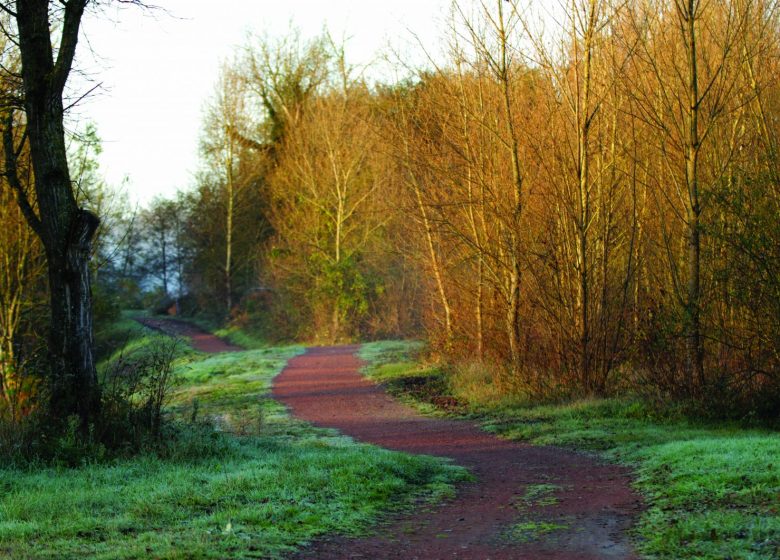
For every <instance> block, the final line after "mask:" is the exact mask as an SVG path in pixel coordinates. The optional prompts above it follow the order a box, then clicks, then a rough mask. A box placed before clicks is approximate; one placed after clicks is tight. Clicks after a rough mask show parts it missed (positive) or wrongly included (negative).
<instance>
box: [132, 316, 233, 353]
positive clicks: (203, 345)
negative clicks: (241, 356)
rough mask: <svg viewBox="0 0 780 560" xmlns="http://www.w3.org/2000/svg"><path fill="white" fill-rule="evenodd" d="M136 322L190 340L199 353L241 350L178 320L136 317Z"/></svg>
mask: <svg viewBox="0 0 780 560" xmlns="http://www.w3.org/2000/svg"><path fill="white" fill-rule="evenodd" d="M136 321H138V322H139V323H141V324H142V325H144V326H145V327H149V328H150V329H154V330H156V331H160V332H162V333H165V334H167V335H169V336H181V337H184V338H188V339H190V344H192V347H193V348H195V350H200V351H201V352H207V353H216V352H240V351H241V350H243V348H239V347H238V346H233V345H232V344H228V343H227V342H225V341H224V340H222V339H221V338H218V337H216V336H214V335H213V334H211V333H210V332H207V331H205V330H203V329H201V328H200V327H198V326H196V325H193V324H192V323H187V322H185V321H179V320H178V319H157V318H154V317H137V318H136Z"/></svg>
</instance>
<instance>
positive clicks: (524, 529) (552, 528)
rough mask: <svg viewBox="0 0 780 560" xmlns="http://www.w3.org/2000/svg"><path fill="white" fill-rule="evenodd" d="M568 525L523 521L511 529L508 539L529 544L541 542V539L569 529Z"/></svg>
mask: <svg viewBox="0 0 780 560" xmlns="http://www.w3.org/2000/svg"><path fill="white" fill-rule="evenodd" d="M567 528H568V525H563V524H562V523H551V522H549V521H523V522H521V523H516V524H515V525H513V526H512V527H511V529H510V530H509V533H508V534H507V538H509V539H510V540H513V541H516V542H520V543H527V542H533V541H536V540H539V539H540V538H542V537H544V536H546V535H549V534H550V533H555V532H556V531H562V530H564V529H567Z"/></svg>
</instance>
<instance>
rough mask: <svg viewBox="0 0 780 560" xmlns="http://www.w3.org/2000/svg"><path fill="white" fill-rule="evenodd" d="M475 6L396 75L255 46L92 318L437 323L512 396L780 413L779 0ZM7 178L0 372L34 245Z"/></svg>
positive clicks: (303, 335)
mask: <svg viewBox="0 0 780 560" xmlns="http://www.w3.org/2000/svg"><path fill="white" fill-rule="evenodd" d="M466 6H472V5H471V4H467V3H463V4H462V5H459V4H455V5H454V8H453V10H452V15H451V21H450V31H449V33H448V35H447V36H446V37H444V38H443V41H442V44H443V45H445V47H446V48H445V51H446V55H445V56H444V58H443V59H441V60H440V62H439V63H438V66H437V65H434V64H433V63H432V64H431V67H429V68H427V69H425V70H424V71H423V70H420V71H419V72H418V73H416V74H415V75H413V76H409V77H408V78H407V79H405V80H402V81H399V82H397V83H393V84H382V85H380V84H375V83H371V82H370V81H369V80H368V79H367V78H366V76H367V75H370V70H369V71H365V69H360V70H358V69H356V68H353V67H351V66H350V65H349V64H348V61H347V60H346V59H345V56H344V49H343V48H341V47H340V46H339V45H336V44H334V43H333V41H332V40H331V39H330V38H328V37H320V38H316V39H313V40H304V39H302V38H301V37H300V36H298V35H295V34H293V35H291V36H289V37H287V38H285V39H282V40H278V41H271V40H264V39H255V40H252V41H250V43H249V44H247V45H246V46H245V47H244V48H243V49H241V50H239V51H237V53H236V55H235V57H234V58H233V59H232V60H231V61H230V62H229V63H226V64H225V65H224V67H223V68H222V70H221V72H220V76H219V79H218V80H217V84H216V87H215V92H214V95H213V97H212V99H211V100H210V102H209V103H208V105H207V107H206V110H205V112H204V123H203V130H202V138H201V155H202V158H201V161H202V166H201V169H200V171H199V173H198V174H197V179H196V184H195V188H194V189H193V190H191V191H189V192H185V193H181V194H179V195H178V196H177V197H176V198H175V199H173V200H165V199H156V200H155V201H154V202H153V203H152V204H151V205H150V206H149V208H147V209H144V210H142V211H140V212H137V213H127V214H126V215H124V216H120V215H118V214H117V215H116V216H115V218H113V222H112V220H111V219H109V220H108V222H109V223H113V224H114V225H113V226H111V227H110V228H108V231H106V232H104V233H103V235H104V237H103V238H102V239H105V241H104V242H102V244H101V242H100V239H101V238H100V237H99V238H98V251H99V252H101V254H102V255H103V258H101V259H99V261H100V263H101V264H100V266H99V267H97V268H96V270H97V272H96V273H95V274H96V275H97V279H98V282H97V284H96V285H97V288H98V294H97V295H98V297H97V298H96V305H97V306H98V309H100V306H101V302H108V301H109V300H110V301H111V305H105V306H104V308H105V309H108V310H112V309H115V308H116V306H117V305H119V304H120V303H121V304H123V305H128V304H140V303H144V304H152V305H154V306H155V307H157V308H159V309H164V308H165V309H176V310H177V311H178V312H185V313H203V314H207V315H211V316H212V317H214V318H217V319H219V320H227V321H231V322H233V323H240V324H242V325H244V326H247V327H250V328H256V329H261V330H263V331H264V332H265V334H266V335H267V336H269V337H279V338H299V339H306V340H318V341H339V340H351V339H360V338H374V337H389V336H425V337H427V338H428V339H429V340H430V341H431V343H432V347H433V348H434V349H435V350H436V351H437V352H440V353H441V354H443V355H444V356H446V357H447V358H449V359H451V360H454V361H458V360H463V361H477V362H479V363H480V364H482V365H483V366H484V367H485V368H488V369H489V370H490V371H491V372H493V382H494V383H495V384H496V385H497V386H498V387H499V389H500V390H503V391H519V392H522V393H524V394H527V395H529V396H532V397H536V398H551V397H554V398H559V397H566V396H579V395H607V394H614V393H617V392H622V391H626V390H637V389H641V390H642V391H648V392H650V393H651V394H652V395H653V396H655V397H659V398H668V397H675V398H681V399H687V400H689V401H691V402H696V403H699V404H701V405H711V404H713V403H717V406H715V407H711V409H714V410H717V411H718V413H724V414H731V413H735V414H736V413H740V414H741V413H743V412H744V411H746V410H747V411H754V412H757V413H761V414H768V415H773V414H774V415H776V414H777V406H778V403H779V402H780V379H778V376H779V375H780V354H779V353H780V250H779V249H778V247H780V225H778V223H780V221H779V220H778V217H779V216H780V158H779V157H778V133H780V124H779V123H780V119H779V118H778V117H779V116H780V85H778V83H777V80H776V76H778V75H780V73H779V71H780V64H779V62H780V58H778V55H780V52H778V50H779V49H780V27H779V26H778V9H777V6H776V4H775V3H774V2H772V1H770V0H712V1H709V2H698V1H695V0H690V1H688V0H685V1H683V0H643V1H641V2H630V3H624V2H612V1H610V0H575V1H572V2H569V3H567V4H566V9H565V11H563V12H562V13H561V14H559V15H560V17H559V18H557V19H555V21H554V22H553V21H549V20H548V21H547V26H546V29H544V30H542V29H541V26H538V25H537V24H536V20H537V18H536V17H535V16H534V14H535V13H536V11H539V10H538V9H539V8H540V3H538V2H536V3H534V2H531V3H530V4H529V5H528V6H526V5H525V4H521V3H518V2H514V1H512V2H507V1H505V0H501V1H496V2H492V3H485V4H479V5H477V6H476V7H475V8H474V9H473V10H471V8H469V9H467V8H466ZM541 11H543V10H541ZM540 13H541V12H540ZM24 157H25V154H24V153H22V152H20V154H19V158H20V159H19V162H20V169H23V168H24V165H25V163H24V162H25V161H26V160H25V159H24ZM78 159H79V158H78V157H76V158H75V159H74V161H78ZM86 171H87V174H86V176H87V178H89V175H90V169H87V170H86ZM72 175H74V176H77V175H78V172H76V171H73V172H72ZM88 182H89V181H87V183H88ZM93 190H94V189H93ZM98 191H99V189H98ZM5 192H6V195H5V198H3V199H2V202H3V205H2V211H3V212H5V213H6V214H7V215H8V216H7V218H5V219H6V220H7V223H9V224H12V225H13V224H16V225H18V226H19V227H18V228H16V226H14V227H13V228H7V229H6V230H4V232H3V236H5V237H2V238H0V243H2V247H0V252H4V253H2V254H3V255H5V257H4V258H6V259H7V262H9V263H12V264H13V266H12V267H11V266H9V267H6V269H5V270H6V272H7V274H6V275H5V277H4V278H0V282H2V285H0V288H1V289H2V294H0V295H2V299H3V301H2V302H0V306H2V309H1V310H0V311H2V321H3V325H2V327H3V329H4V331H3V333H2V334H3V337H5V338H3V340H2V341H0V342H2V344H3V356H4V358H3V360H2V361H0V364H1V365H2V367H3V368H4V370H3V371H4V374H3V383H4V384H5V385H3V386H2V387H0V389H2V390H3V391H6V389H5V387H6V386H8V384H9V383H13V381H12V379H13V377H12V374H11V373H8V372H10V371H12V369H8V368H9V367H12V366H8V365H7V364H13V363H15V357H14V354H13V352H14V349H15V348H17V349H18V348H19V347H20V346H19V344H18V342H16V343H12V342H9V341H18V340H19V337H21V336H23V332H25V331H24V329H22V330H19V329H18V327H17V325H18V324H19V320H20V319H19V317H20V316H21V315H20V313H22V314H23V313H24V311H20V310H24V309H29V307H30V306H29V303H26V304H20V303H19V302H26V301H29V298H30V297H31V295H30V294H31V293H32V292H29V290H30V289H32V288H29V287H28V286H35V285H36V284H35V282H33V281H28V280H27V279H21V276H19V275H20V274H27V275H32V276H30V277H31V278H32V277H35V274H36V272H35V271H36V270H37V269H36V267H39V266H40V259H41V256H40V255H41V253H40V248H39V247H38V246H37V244H36V243H34V242H33V241H31V239H32V238H31V237H30V236H29V232H27V231H26V230H25V228H24V227H22V225H21V224H22V222H21V221H20V219H21V218H20V214H19V211H18V210H17V209H16V208H15V207H14V206H13V205H12V204H11V202H12V198H11V197H10V195H9V194H8V189H5ZM97 206H99V204H98V205H97ZM104 206H105V204H104ZM109 206H110V205H109ZM91 207H96V204H95V203H93V204H91ZM107 207H108V206H107ZM101 213H102V214H106V212H104V211H103V212H101ZM6 214H4V216H5V215H6ZM28 255H29V256H28ZM10 271H17V272H15V273H14V274H16V276H14V275H12V274H10ZM101 271H102V272H101ZM25 278H27V276H25ZM19 287H24V289H23V290H20V289H19ZM39 292H40V289H39V290H38V293H39ZM144 294H146V295H145V296H144ZM120 296H121V297H123V298H124V299H123V300H122V301H121V302H119V300H118V299H117V298H119V297H120ZM25 306H26V307H25ZM13 367H15V366H13ZM9 380H11V381H9Z"/></svg>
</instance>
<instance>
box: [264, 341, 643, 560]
mask: <svg viewBox="0 0 780 560" xmlns="http://www.w3.org/2000/svg"><path fill="white" fill-rule="evenodd" d="M357 348H358V347H357V346H339V347H327V348H310V349H309V350H308V351H307V352H306V353H305V354H303V355H301V356H298V357H296V358H293V359H292V360H290V362H289V363H288V365H287V367H286V368H285V369H284V370H283V371H282V373H281V374H280V375H279V376H277V377H276V379H275V380H274V387H273V396H274V397H275V398H276V399H278V400H280V401H281V402H283V403H284V404H286V405H287V406H288V407H289V408H290V409H291V411H292V413H293V414H294V415H295V416H298V417H299V418H302V419H304V420H307V421H309V422H312V423H314V424H316V425H318V426H326V427H331V428H337V429H338V430H340V431H341V432H343V433H345V434H347V435H350V436H352V437H354V438H355V439H358V440H361V441H365V442H369V443H373V444H376V445H380V446H382V447H386V448H390V449H396V450H399V451H406V452H410V453H424V454H429V455H438V456H442V457H449V458H451V459H453V460H454V461H455V462H456V463H457V464H460V465H463V466H465V467H468V468H469V469H470V470H471V472H472V473H473V474H474V475H475V477H476V481H475V482H473V483H467V484H463V485H461V486H459V488H458V494H457V496H456V498H455V499H454V500H452V501H450V502H448V503H445V504H444V505H441V506H438V507H434V508H429V509H427V510H423V511H417V512H415V513H413V514H410V515H407V516H404V517H400V518H397V519H394V520H391V521H390V522H389V523H387V524H385V525H384V526H383V527H382V528H381V529H380V533H379V535H378V536H373V537H368V538H362V539H347V538H343V537H335V538H329V539H324V540H322V541H319V542H316V543H314V544H313V545H312V546H311V547H309V548H308V549H306V550H304V551H302V552H301V553H299V554H298V555H297V558H301V559H309V558H316V559H318V560H327V559H336V558H370V559H372V560H379V559H385V558H387V559H389V558H396V559H400V558H403V559H408V560H412V559H420V560H437V559H442V560H443V559H473V560H502V559H513V560H518V559H545V560H564V559H565V560H569V559H571V560H573V559H578V560H587V559H597V558H599V559H601V558H606V559H633V558H636V556H635V555H634V553H633V551H632V549H631V545H630V543H629V541H628V536H627V533H628V530H629V529H630V527H631V524H632V519H633V517H634V515H635V514H636V513H637V512H638V510H639V509H640V508H641V500H640V498H639V496H638V495H637V494H635V493H634V492H633V491H632V489H631V487H630V478H629V474H628V471H627V470H626V469H625V468H622V467H619V466H615V465H608V464H604V463H602V462H600V461H598V460H597V459H595V458H593V457H592V456H589V455H585V454H580V453H576V452H572V451H566V450H563V449H559V448H555V447H540V446H531V445H524V444H521V443H516V442H511V441H507V440H502V439H499V438H497V437H495V436H492V435H490V434H488V433H486V432H484V431H482V430H480V429H479V428H478V427H477V426H475V425H474V424H473V423H471V422H466V421H459V420H440V419H434V418H428V417H424V416H421V415H420V414H418V413H417V412H416V411H414V410H413V409H411V408H409V407H407V406H404V405H402V404H400V403H399V402H397V401H395V400H394V399H392V398H390V397H389V396H388V395H387V394H386V393H385V392H384V391H383V390H382V388H381V387H379V386H377V385H375V384H374V383H372V382H370V381H368V380H366V379H365V378H364V377H363V376H361V375H360V373H359V369H360V367H361V365H362V362H361V361H360V360H359V359H358V358H357V357H356V356H355V352H356V351H357ZM535 484H547V485H555V486H556V487H557V491H555V493H554V495H553V496H554V499H552V500H550V499H548V500H545V501H544V502H543V503H541V504H540V503H537V504H532V505H526V504H524V501H523V500H522V498H523V496H524V494H525V492H526V490H527V488H528V486H529V485H535ZM545 504H546V505H545ZM528 522H536V523H538V522H546V523H549V524H550V525H547V528H548V529H553V530H551V531H550V532H549V533H547V534H544V535H536V537H537V538H529V539H528V540H529V541H530V542H517V541H515V542H510V540H509V539H508V538H507V532H508V530H509V528H510V527H511V526H512V525H514V524H517V523H528Z"/></svg>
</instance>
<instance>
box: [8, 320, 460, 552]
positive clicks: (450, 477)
mask: <svg viewBox="0 0 780 560" xmlns="http://www.w3.org/2000/svg"><path fill="white" fill-rule="evenodd" d="M125 326H126V327H129V328H130V329H131V330H133V331H134V332H135V334H136V335H137V336H134V337H133V338H132V340H131V341H130V344H129V345H130V346H131V349H130V351H132V352H136V353H141V352H143V351H144V349H145V348H148V347H149V345H151V344H154V340H155V338H156V337H158V336H160V335H157V334H155V333H149V332H147V331H144V330H135V327H133V326H132V325H129V324H128V325H125ZM147 339H151V342H150V340H147ZM300 350H301V349H300V347H294V346H292V347H285V348H266V349H263V350H253V351H247V352H240V353H234V354H222V355H212V356H203V355H200V354H197V353H195V352H193V351H191V350H187V349H184V350H183V351H182V355H181V356H180V357H179V359H178V361H177V369H176V375H177V378H178V384H177V387H176V391H175V394H174V395H173V397H172V400H171V402H170V406H169V410H170V414H171V415H172V416H173V417H174V418H175V419H177V420H178V421H180V422H181V423H182V425H183V426H184V428H183V430H184V431H185V433H189V432H191V433H192V438H191V439H192V444H193V446H194V447H193V448H192V449H190V450H189V452H187V453H181V454H180V455H176V454H172V455H171V456H174V457H179V459H177V460H172V459H168V460H164V459H161V458H159V457H158V456H153V455H147V456H141V457H136V458H133V459H122V460H114V461H112V462H109V463H102V464H88V465H85V466H83V467H81V468H75V469H65V468H57V469H55V468H46V469H41V470H32V469H29V470H20V469H6V470H0V557H2V558H14V559H28V558H29V559H43V558H51V559H55V558H56V559H68V558H86V557H88V558H98V559H100V558H105V559H109V558H111V559H127V558H165V559H174V558H182V559H183V558H188V559H192V558H227V557H229V558H276V557H279V556H281V555H283V554H284V553H286V552H289V551H291V550H294V549H295V548H297V547H300V546H301V545H304V544H305V543H307V542H310V541H311V540H312V539H314V538H316V537H317V536H320V535H324V534H327V533H339V534H346V535H356V534H361V533H362V532H364V531H366V530H367V529H369V528H370V527H371V525H372V524H374V523H376V522H377V521H378V520H379V519H380V518H381V517H382V516H383V515H386V514H387V513H388V512H390V511H394V510H398V509H401V508H408V507H412V506H413V505H414V504H415V503H417V502H419V501H420V500H428V501H433V500H437V499H439V498H441V497H442V496H445V495H449V494H450V493H451V492H452V483H453V482H455V481H457V480H462V479H464V478H465V477H466V473H465V471H464V470H463V469H461V468H459V467H455V466H451V465H449V464H446V463H444V462H443V461H441V460H439V459H435V458H431V457H423V456H411V455H406V454H402V453H397V452H391V451H386V450H383V449H379V448H376V447H373V446H370V445H364V444H358V443H356V442H354V441H352V440H351V439H349V438H346V437H344V436H340V435H339V434H337V433H336V432H334V431H329V430H322V429H317V428H314V427H312V426H310V425H308V424H306V423H304V422H300V421H296V420H295V419H293V418H291V417H290V416H289V415H288V414H287V412H286V410H285V409H284V407H283V406H281V405H280V404H278V403H277V402H276V401H274V400H272V399H270V398H269V397H268V391H269V387H270V383H271V379H272V378H273V376H274V375H276V374H277V373H278V372H279V371H280V369H281V368H282V367H283V365H284V364H285V362H286V361H287V359H289V358H290V357H292V356H294V355H295V354H297V353H298V352H300ZM127 351H128V350H126V352H127ZM107 363H108V362H107ZM195 402H197V405H196V404H195ZM196 407H197V412H196V414H195V419H194V423H190V421H191V420H192V416H193V409H194V408H196ZM208 425H213V426H216V427H217V430H216V431H215V430H214V429H212V428H208ZM188 431H189V432H188ZM238 434H245V435H243V436H241V435H238ZM187 441H188V440H187V438H184V440H183V443H180V444H178V445H188V443H187ZM198 446H200V447H198Z"/></svg>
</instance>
